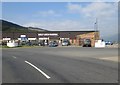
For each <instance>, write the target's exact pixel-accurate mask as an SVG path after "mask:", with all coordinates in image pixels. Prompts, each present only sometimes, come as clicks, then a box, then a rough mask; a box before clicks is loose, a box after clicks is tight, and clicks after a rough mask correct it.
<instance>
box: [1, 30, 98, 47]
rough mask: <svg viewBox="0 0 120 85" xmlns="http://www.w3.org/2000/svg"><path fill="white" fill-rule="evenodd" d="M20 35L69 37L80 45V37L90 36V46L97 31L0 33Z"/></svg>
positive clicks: (15, 36) (9, 35) (58, 38)
mask: <svg viewBox="0 0 120 85" xmlns="http://www.w3.org/2000/svg"><path fill="white" fill-rule="evenodd" d="M52 33H53V34H58V35H57V36H51V35H49V34H52ZM39 34H48V35H47V36H46V35H43V36H41V35H39ZM20 35H26V37H27V38H36V39H42V38H48V39H49V40H61V39H69V40H70V43H71V44H72V45H80V40H81V39H82V38H90V39H91V41H92V46H94V43H95V35H96V39H99V32H95V31H48V32H34V33H33V32H29V33H16V32H12V33H9V32H7V33H2V39H3V38H11V39H12V40H17V39H18V38H20Z"/></svg>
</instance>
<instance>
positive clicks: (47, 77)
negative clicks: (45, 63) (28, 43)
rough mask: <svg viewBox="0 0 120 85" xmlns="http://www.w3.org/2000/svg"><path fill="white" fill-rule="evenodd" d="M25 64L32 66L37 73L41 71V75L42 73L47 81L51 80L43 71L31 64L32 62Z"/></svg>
mask: <svg viewBox="0 0 120 85" xmlns="http://www.w3.org/2000/svg"><path fill="white" fill-rule="evenodd" d="M25 63H27V64H29V65H30V66H32V67H33V68H35V69H36V70H37V71H39V72H40V73H42V74H43V75H44V76H45V77H46V78H47V79H50V77H49V76H48V75H47V74H45V73H44V72H43V71H42V70H40V69H39V68H38V67H36V66H35V65H33V64H31V63H30V62H28V61H25Z"/></svg>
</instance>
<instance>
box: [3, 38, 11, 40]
mask: <svg viewBox="0 0 120 85" xmlns="http://www.w3.org/2000/svg"><path fill="white" fill-rule="evenodd" d="M3 40H11V38H3Z"/></svg>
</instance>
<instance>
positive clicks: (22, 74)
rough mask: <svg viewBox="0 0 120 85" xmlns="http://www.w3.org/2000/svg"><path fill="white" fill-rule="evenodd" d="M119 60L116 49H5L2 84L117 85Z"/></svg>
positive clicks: (3, 52)
mask: <svg viewBox="0 0 120 85" xmlns="http://www.w3.org/2000/svg"><path fill="white" fill-rule="evenodd" d="M106 58H107V59H106ZM111 58H112V59H111ZM117 59H118V49H117V48H82V47H37V48H9V49H2V83H118V60H117Z"/></svg>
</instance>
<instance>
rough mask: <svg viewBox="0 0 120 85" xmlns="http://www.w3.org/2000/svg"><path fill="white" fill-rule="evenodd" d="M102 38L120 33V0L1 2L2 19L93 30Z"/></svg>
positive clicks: (45, 27) (66, 28) (60, 27)
mask: <svg viewBox="0 0 120 85" xmlns="http://www.w3.org/2000/svg"><path fill="white" fill-rule="evenodd" d="M96 18H97V23H98V30H99V31H100V35H101V38H104V37H109V36H113V35H117V33H118V3H117V2H2V19H4V20H7V21H11V22H13V23H16V24H19V25H22V26H25V27H28V26H32V27H39V28H43V29H47V30H54V31H58V30H62V31H80V30H94V29H95V27H94V25H95V22H96Z"/></svg>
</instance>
